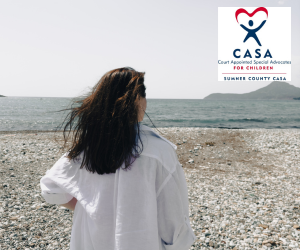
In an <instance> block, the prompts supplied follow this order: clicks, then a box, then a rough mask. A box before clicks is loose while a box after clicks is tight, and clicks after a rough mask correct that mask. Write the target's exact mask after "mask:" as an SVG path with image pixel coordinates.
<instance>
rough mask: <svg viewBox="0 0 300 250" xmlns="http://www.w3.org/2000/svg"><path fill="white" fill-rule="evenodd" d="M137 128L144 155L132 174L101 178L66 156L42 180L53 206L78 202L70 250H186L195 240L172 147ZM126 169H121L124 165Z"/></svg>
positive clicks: (148, 130) (183, 182) (181, 174)
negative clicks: (73, 199)
mask: <svg viewBox="0 0 300 250" xmlns="http://www.w3.org/2000/svg"><path fill="white" fill-rule="evenodd" d="M139 126H140V136H141V139H142V143H143V152H142V153H141V155H140V157H139V158H137V159H136V160H135V161H134V163H133V164H132V166H131V169H130V170H127V171H124V170H123V169H120V168H119V169H118V170H117V171H116V173H111V174H104V175H99V174H97V173H95V174H93V173H91V172H88V171H87V170H86V169H85V168H82V169H80V168H79V167H80V164H81V159H82V154H81V155H80V156H79V157H78V161H73V160H71V161H70V160H69V159H68V158H67V157H66V154H67V153H65V154H64V155H63V156H62V157H61V158H60V159H59V160H58V161H57V162H56V163H55V164H54V166H53V167H52V168H51V169H50V170H48V171H47V172H46V175H45V176H43V177H42V178H41V180H40V184H41V189H42V196H43V197H44V198H45V200H46V202H48V203H51V204H65V203H68V202H69V201H70V200H71V199H72V198H73V197H75V198H76V199H77V200H78V201H77V204H76V206H75V210H74V214H73V226H72V232H71V242H70V250H96V249H99V250H100V249H101V250H102V249H104V250H163V249H166V250H188V249H189V248H190V246H191V245H192V244H193V243H194V241H195V239H196V237H195V234H194V232H193V230H192V228H191V225H190V220H189V203H188V190H187V185H186V180H185V175H184V171H183V169H182V166H181V164H180V163H179V161H178V158H177V154H176V151H175V150H176V149H177V147H176V145H174V144H173V143H171V142H170V141H168V140H167V139H165V138H164V137H162V136H160V135H158V134H157V133H155V132H154V131H153V130H152V129H151V128H149V127H147V126H145V125H139ZM123 167H124V166H123Z"/></svg>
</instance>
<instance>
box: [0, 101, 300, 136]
mask: <svg viewBox="0 0 300 250" xmlns="http://www.w3.org/2000/svg"><path fill="white" fill-rule="evenodd" d="M71 100H72V99H71V98H55V97H42V98H40V97H4V98H0V131H17V130H54V129H55V128H56V127H57V126H59V125H60V124H61V123H62V122H63V120H64V118H65V117H66V115H67V112H66V111H64V112H56V111H58V110H61V109H64V108H67V107H70V104H71ZM147 101H148V104H147V110H146V112H147V114H148V115H149V117H150V118H151V120H152V121H153V123H154V124H155V126H156V127H207V128H282V129H283V128H300V101H296V100H295V101H292V100H291V101H274V100H268V101H212V100H186V99H185V100H182V99H181V100H179V99H177V100H175V99H172V100H171V99H147ZM142 123H143V124H145V125H147V126H150V127H153V125H152V123H151V122H150V120H149V119H148V117H147V116H146V115H145V117H144V121H143V122H142Z"/></svg>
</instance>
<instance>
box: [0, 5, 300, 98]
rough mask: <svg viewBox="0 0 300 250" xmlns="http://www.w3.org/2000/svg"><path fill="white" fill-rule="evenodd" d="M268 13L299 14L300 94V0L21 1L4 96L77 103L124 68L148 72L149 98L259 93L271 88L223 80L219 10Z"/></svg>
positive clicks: (8, 14)
mask: <svg viewBox="0 0 300 250" xmlns="http://www.w3.org/2000/svg"><path fill="white" fill-rule="evenodd" d="M260 6H264V7H291V12H292V14H291V15H292V20H291V22H292V32H291V34H292V81H290V82H288V83H290V84H292V85H294V86H296V87H300V46H299V45H300V1H299V0H243V1H242V0H214V1H208V0H205V1H204V0H197V1H195V0H180V1H178V0H172V1H158V0H151V1H149V0H148V1H145V0H138V1H137V0H127V1H121V0H115V1H107V0H101V1H96V0H94V1H91V0H85V1H78V0H64V1H61V0H59V1H58V0H51V1H40V0H26V1H23V0H13V1H1V2H0V23H1V26H0V67H1V74H0V94H2V95H5V96H28V97H76V96H79V95H82V94H85V93H86V92H87V91H88V90H89V89H90V88H91V87H92V86H94V85H95V84H96V83H97V82H98V81H99V80H100V78H101V77H102V75H104V74H105V73H106V72H107V71H109V70H112V69H115V68H120V67H124V66H129V67H132V68H134V69H136V70H137V71H142V72H145V73H146V74H145V85H146V88H147V90H146V93H147V98H164V99H202V98H204V97H205V96H207V95H209V94H211V93H247V92H251V91H254V90H257V89H259V88H262V87H265V86H267V85H268V84H270V83H271V81H259V82H250V81H245V82H241V81H236V82H234V81H230V82H224V81H218V76H217V72H218V64H217V60H218V7H260ZM278 36H280V33H279V34H278Z"/></svg>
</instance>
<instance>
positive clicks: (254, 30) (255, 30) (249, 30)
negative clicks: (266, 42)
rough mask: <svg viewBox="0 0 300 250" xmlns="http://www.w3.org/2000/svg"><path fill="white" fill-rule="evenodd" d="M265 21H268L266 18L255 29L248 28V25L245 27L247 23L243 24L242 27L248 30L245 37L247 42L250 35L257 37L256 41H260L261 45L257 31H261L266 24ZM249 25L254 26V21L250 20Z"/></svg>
mask: <svg viewBox="0 0 300 250" xmlns="http://www.w3.org/2000/svg"><path fill="white" fill-rule="evenodd" d="M265 22H266V20H264V21H263V22H262V23H261V24H260V25H259V26H258V27H257V28H256V29H253V30H251V29H248V28H247V27H245V25H243V24H241V27H242V28H243V29H244V30H246V31H248V34H247V36H246V37H245V39H244V42H246V41H247V40H248V38H249V37H253V38H254V39H255V41H256V42H257V43H258V45H259V46H261V44H260V42H259V40H258V38H257V35H256V34H255V33H256V32H257V31H259V30H260V29H261V28H262V26H264V24H265ZM249 26H253V21H252V20H250V21H249Z"/></svg>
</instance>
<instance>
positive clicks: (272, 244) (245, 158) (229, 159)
mask: <svg viewBox="0 0 300 250" xmlns="http://www.w3.org/2000/svg"><path fill="white" fill-rule="evenodd" d="M159 130H160V131H162V132H163V133H165V134H163V136H165V137H166V138H167V139H169V140H170V141H172V142H174V143H175V144H177V145H178V148H177V155H178V159H179V161H180V163H181V164H182V167H183V170H184V172H185V177H186V180H187V186H188V190H189V209H190V221H191V226H192V228H193V230H194V232H195V235H196V237H197V238H196V241H195V242H194V244H193V245H192V246H191V248H190V250H192V249H193V250H196V249H197V250H198V249H200V250H201V249H234V250H237V249H245V250H247V249H299V242H300V227H299V225H300V198H299V196H298V195H299V193H300V161H299V159H300V157H299V156H300V131H299V130H296V129H284V130H279V129H268V130H267V129H228V130H227V129H212V128H176V127H172V128H159ZM10 134H14V136H7V135H10ZM10 134H9V133H8V134H5V133H1V132H0V174H1V177H0V249H69V248H70V245H69V243H70V237H71V227H72V216H73V212H72V211H70V210H68V209H64V208H62V209H60V206H56V205H51V204H47V203H46V202H45V200H44V199H43V197H41V195H40V192H41V190H40V186H39V181H40V178H41V177H42V176H43V175H44V174H45V173H46V171H47V169H50V168H51V167H52V166H53V164H54V163H55V162H56V161H57V160H58V159H59V158H60V157H61V155H62V154H63V153H64V152H60V145H58V144H57V143H56V142H55V141H54V140H53V133H46V132H43V133H38V134H37V135H36V134H33V133H32V134H30V133H13V132H10ZM206 142H207V144H206ZM200 145H201V146H200ZM190 150H191V151H190ZM24 152H26V154H24Z"/></svg>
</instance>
